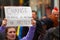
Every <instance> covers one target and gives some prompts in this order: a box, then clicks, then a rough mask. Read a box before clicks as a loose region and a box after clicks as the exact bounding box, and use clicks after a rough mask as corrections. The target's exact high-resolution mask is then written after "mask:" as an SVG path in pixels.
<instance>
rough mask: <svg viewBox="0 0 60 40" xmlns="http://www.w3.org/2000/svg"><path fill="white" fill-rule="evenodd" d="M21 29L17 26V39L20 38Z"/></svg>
mask: <svg viewBox="0 0 60 40" xmlns="http://www.w3.org/2000/svg"><path fill="white" fill-rule="evenodd" d="M22 30H23V27H22V26H18V28H17V36H18V38H19V39H21V38H22Z"/></svg>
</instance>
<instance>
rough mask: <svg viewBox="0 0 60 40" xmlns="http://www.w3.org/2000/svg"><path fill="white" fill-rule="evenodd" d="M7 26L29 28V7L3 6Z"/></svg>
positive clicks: (30, 13) (30, 15)
mask: <svg viewBox="0 0 60 40" xmlns="http://www.w3.org/2000/svg"><path fill="white" fill-rule="evenodd" d="M4 8H5V17H6V18H7V20H8V22H7V26H18V25H21V26H31V19H32V11H31V8H30V7H19V6H18V7H16V6H5V7H4Z"/></svg>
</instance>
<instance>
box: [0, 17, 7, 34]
mask: <svg viewBox="0 0 60 40" xmlns="http://www.w3.org/2000/svg"><path fill="white" fill-rule="evenodd" d="M6 25H7V19H6V18H4V19H3V20H2V24H1V26H0V32H2V33H4V30H5V28H6Z"/></svg>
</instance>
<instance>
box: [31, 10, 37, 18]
mask: <svg viewBox="0 0 60 40" xmlns="http://www.w3.org/2000/svg"><path fill="white" fill-rule="evenodd" d="M32 18H33V19H36V18H37V12H36V11H32Z"/></svg>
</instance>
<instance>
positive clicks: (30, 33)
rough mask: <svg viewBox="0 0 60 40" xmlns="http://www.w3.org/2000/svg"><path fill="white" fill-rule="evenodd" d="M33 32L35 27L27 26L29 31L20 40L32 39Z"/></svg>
mask: <svg viewBox="0 0 60 40" xmlns="http://www.w3.org/2000/svg"><path fill="white" fill-rule="evenodd" d="M34 32H35V27H34V26H32V27H30V28H29V31H28V33H27V35H26V36H25V37H23V38H22V39H21V40H32V39H33V36H34Z"/></svg>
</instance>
